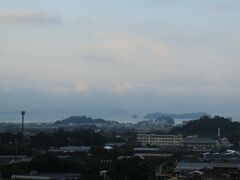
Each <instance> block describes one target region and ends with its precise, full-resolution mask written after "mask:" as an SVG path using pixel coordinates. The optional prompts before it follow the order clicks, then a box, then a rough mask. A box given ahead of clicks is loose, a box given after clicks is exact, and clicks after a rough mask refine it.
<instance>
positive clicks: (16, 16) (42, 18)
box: [0, 12, 62, 25]
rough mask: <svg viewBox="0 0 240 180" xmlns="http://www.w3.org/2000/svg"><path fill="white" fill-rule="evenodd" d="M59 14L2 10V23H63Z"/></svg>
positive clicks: (0, 20)
mask: <svg viewBox="0 0 240 180" xmlns="http://www.w3.org/2000/svg"><path fill="white" fill-rule="evenodd" d="M61 23H62V19H61V17H59V16H55V15H51V14H47V13H41V12H0V24H31V25H50V24H61Z"/></svg>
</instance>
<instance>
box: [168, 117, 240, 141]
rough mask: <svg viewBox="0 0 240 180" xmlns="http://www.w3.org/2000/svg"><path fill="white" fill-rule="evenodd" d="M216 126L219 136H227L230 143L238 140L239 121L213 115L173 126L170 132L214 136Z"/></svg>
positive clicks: (239, 133) (239, 135) (239, 136)
mask: <svg viewBox="0 0 240 180" xmlns="http://www.w3.org/2000/svg"><path fill="white" fill-rule="evenodd" d="M218 128H220V129H221V136H222V137H227V138H229V140H230V141H231V142H232V143H237V142H238V141H240V123H239V122H232V121H231V120H230V119H228V118H224V117H220V116H215V117H213V118H211V117H209V116H203V117H201V118H200V119H198V120H193V121H190V122H188V123H187V124H186V125H183V126H182V127H174V128H172V130H171V131H170V133H171V134H182V135H183V136H190V135H198V136H200V137H211V138H216V137H217V132H218Z"/></svg>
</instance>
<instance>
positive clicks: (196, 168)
mask: <svg viewBox="0 0 240 180" xmlns="http://www.w3.org/2000/svg"><path fill="white" fill-rule="evenodd" d="M174 171H175V174H176V175H177V176H178V177H182V179H194V180H195V179H219V180H221V179H240V163H239V162H231V161H230V162H224V161H222V162H178V163H177V165H176V168H175V170H174ZM183 177H184V178H183Z"/></svg>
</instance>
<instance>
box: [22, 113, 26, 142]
mask: <svg viewBox="0 0 240 180" xmlns="http://www.w3.org/2000/svg"><path fill="white" fill-rule="evenodd" d="M25 114H26V112H25V111H21V115H22V142H24V116H25Z"/></svg>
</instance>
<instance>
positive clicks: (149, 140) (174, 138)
mask: <svg viewBox="0 0 240 180" xmlns="http://www.w3.org/2000/svg"><path fill="white" fill-rule="evenodd" d="M181 142H182V136H181V135H158V134H137V143H138V144H140V145H142V146H147V145H150V146H181V144H182V143H181Z"/></svg>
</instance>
